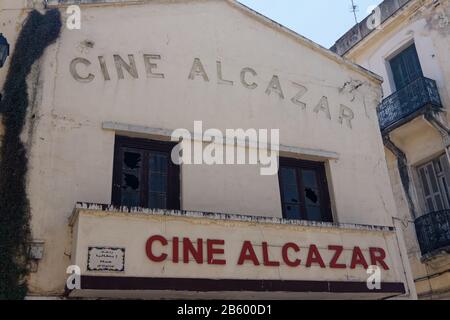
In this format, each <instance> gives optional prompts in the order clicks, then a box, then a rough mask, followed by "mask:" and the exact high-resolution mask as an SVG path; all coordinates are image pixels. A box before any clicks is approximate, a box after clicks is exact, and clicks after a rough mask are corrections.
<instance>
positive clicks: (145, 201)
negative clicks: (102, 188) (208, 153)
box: [112, 136, 180, 210]
mask: <svg viewBox="0 0 450 320" xmlns="http://www.w3.org/2000/svg"><path fill="white" fill-rule="evenodd" d="M173 147H175V144H173V143H168V142H162V141H153V140H146V139H135V138H128V137H121V136H118V137H116V143H115V155H114V178H113V180H114V181H113V192H112V193H113V196H112V202H113V204H114V205H117V206H127V207H142V208H151V209H170V210H179V209H180V170H179V166H177V165H175V164H174V163H173V162H172V160H171V152H172V149H173Z"/></svg>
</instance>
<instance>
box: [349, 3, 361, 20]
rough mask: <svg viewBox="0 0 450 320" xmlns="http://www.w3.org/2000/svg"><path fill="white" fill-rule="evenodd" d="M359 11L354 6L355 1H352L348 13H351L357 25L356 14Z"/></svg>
mask: <svg viewBox="0 0 450 320" xmlns="http://www.w3.org/2000/svg"><path fill="white" fill-rule="evenodd" d="M358 11H359V8H358V6H357V5H356V4H355V1H354V0H352V6H351V7H350V12H353V15H354V16H355V23H356V24H358V16H357V15H356V13H357V12H358Z"/></svg>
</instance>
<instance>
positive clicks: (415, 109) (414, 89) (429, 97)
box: [378, 77, 442, 131]
mask: <svg viewBox="0 0 450 320" xmlns="http://www.w3.org/2000/svg"><path fill="white" fill-rule="evenodd" d="M426 108H432V109H434V110H436V111H438V110H440V109H441V108H442V103H441V98H440V95H439V91H438V88H437V85H436V81H434V80H431V79H428V78H425V77H420V78H417V79H416V80H414V81H413V82H411V83H410V84H409V85H407V86H406V87H404V88H403V89H400V90H398V91H397V92H395V93H393V94H392V95H390V96H389V97H387V98H386V99H384V100H383V102H382V103H381V105H380V107H379V110H378V117H379V121H380V127H381V131H390V130H389V129H392V128H394V127H397V126H399V125H401V124H402V123H403V122H407V121H409V120H412V118H414V117H415V114H418V113H420V112H421V111H424V110H425V109H426Z"/></svg>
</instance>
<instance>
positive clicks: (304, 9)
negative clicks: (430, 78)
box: [238, 0, 382, 48]
mask: <svg viewBox="0 0 450 320" xmlns="http://www.w3.org/2000/svg"><path fill="white" fill-rule="evenodd" d="M238 1H239V2H241V3H243V4H245V5H246V6H248V7H250V8H252V9H254V10H256V11H258V12H259V13H262V14H263V15H265V16H267V17H269V18H271V19H272V20H275V21H277V22H278V23H281V24H282V25H284V26H286V27H288V28H289V29H292V30H294V31H295V32H297V33H299V34H301V35H302V36H305V37H307V38H309V39H311V40H313V41H315V42H317V43H318V44H320V45H322V46H324V47H326V48H330V47H331V46H332V45H333V44H334V43H335V41H336V40H337V39H339V38H340V37H341V36H342V35H343V34H344V33H345V32H347V30H349V29H350V28H351V27H352V26H353V25H354V24H355V18H354V16H353V13H352V12H351V11H350V9H351V6H352V2H351V0H238ZM354 2H355V4H356V5H357V6H358V8H359V11H358V12H357V16H358V21H361V20H362V19H364V18H365V17H366V16H368V15H369V12H368V8H370V7H372V8H373V7H374V6H377V5H379V4H380V3H381V2H382V0H354Z"/></svg>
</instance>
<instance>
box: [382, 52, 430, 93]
mask: <svg viewBox="0 0 450 320" xmlns="http://www.w3.org/2000/svg"><path fill="white" fill-rule="evenodd" d="M390 64H391V69H392V74H393V76H394V82H395V87H396V89H397V90H400V89H402V88H404V87H405V86H407V85H408V84H410V83H411V82H413V81H414V80H416V79H417V78H419V77H422V76H423V73H422V68H421V66H420V61H419V56H418V55H417V51H416V46H415V45H414V44H413V45H412V46H410V47H408V48H407V49H405V50H403V51H402V52H401V53H400V54H398V55H397V56H395V57H394V58H393V59H392V60H391V61H390Z"/></svg>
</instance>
